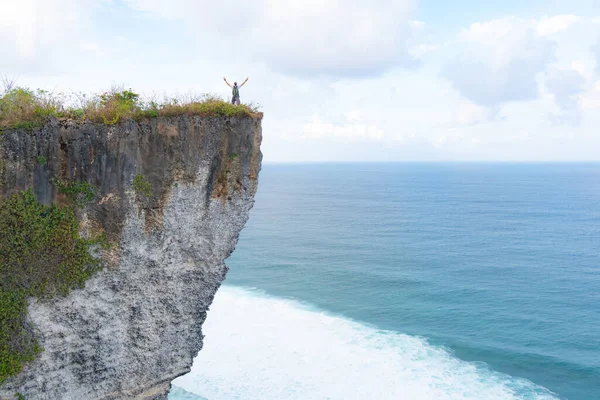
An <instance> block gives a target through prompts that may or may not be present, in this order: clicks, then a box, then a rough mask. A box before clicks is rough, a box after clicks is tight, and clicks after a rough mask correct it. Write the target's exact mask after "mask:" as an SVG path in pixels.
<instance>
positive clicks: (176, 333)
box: [0, 116, 262, 400]
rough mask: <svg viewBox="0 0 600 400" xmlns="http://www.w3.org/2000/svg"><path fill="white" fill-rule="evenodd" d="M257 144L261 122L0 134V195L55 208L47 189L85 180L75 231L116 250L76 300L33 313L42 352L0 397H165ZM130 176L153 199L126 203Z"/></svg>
mask: <svg viewBox="0 0 600 400" xmlns="http://www.w3.org/2000/svg"><path fill="white" fill-rule="evenodd" d="M261 138H262V137H261V126H260V120H258V119H254V118H225V117H216V118H201V117H191V116H181V117H174V118H168V119H165V118H155V119H149V120H145V121H141V122H134V121H126V122H123V123H121V124H119V125H115V126H104V125H94V124H76V123H73V122H68V121H58V120H52V121H50V122H49V123H48V124H47V125H46V126H45V127H43V128H42V129H37V130H35V131H34V132H26V131H24V130H20V131H16V130H13V131H6V132H4V135H3V140H2V142H1V143H0V155H1V157H2V160H3V165H0V167H1V171H0V180H1V182H0V183H1V187H0V194H1V195H2V196H7V195H10V194H11V193H14V192H15V191H17V190H23V189H28V188H32V189H33V191H34V193H35V194H36V196H37V198H38V199H39V200H40V201H42V202H44V203H46V204H49V203H52V202H59V203H60V202H65V201H66V199H65V196H64V195H63V194H61V193H59V191H58V190H57V186H56V183H55V182H56V180H60V181H62V182H72V181H77V182H88V183H90V184H91V185H93V186H94V187H96V188H97V191H96V194H95V197H94V200H93V201H91V202H90V203H89V204H87V205H85V206H84V207H82V208H79V209H78V216H79V218H80V221H81V231H82V233H83V234H87V235H97V234H98V233H101V232H105V233H106V235H107V237H108V240H109V242H111V243H112V244H113V246H112V248H111V249H110V250H106V251H103V252H102V258H103V260H104V262H105V267H104V269H103V270H102V271H101V272H99V273H97V274H96V275H95V276H94V277H92V278H91V279H90V280H88V281H87V282H86V285H85V288H84V289H81V290H74V291H73V292H71V294H70V295H69V296H67V297H58V298H54V299H52V300H49V301H43V302H41V301H37V300H31V301H30V305H29V310H28V318H29V320H30V323H31V325H32V327H33V329H34V331H35V333H36V336H37V338H38V339H39V342H40V345H41V346H42V347H43V348H44V351H43V352H42V353H41V354H40V355H39V356H38V358H37V359H36V360H35V361H34V362H32V363H30V364H28V365H27V366H26V368H25V369H24V371H23V372H22V373H21V374H20V375H18V376H16V377H12V378H9V380H7V381H6V382H5V383H4V384H3V385H2V386H1V387H0V398H1V399H5V398H6V399H14V398H15V397H14V396H15V393H17V392H20V393H22V394H23V395H24V396H25V398H26V399H51V400H56V399H74V400H75V399H76V400H80V399H164V398H166V394H167V392H168V390H169V388H170V382H171V381H172V380H173V379H174V378H176V377H177V376H180V375H182V374H185V373H187V372H188V371H189V369H190V366H191V364H192V359H193V357H194V356H195V355H196V354H197V352H198V351H199V350H200V348H201V347H202V330H201V328H202V323H203V322H204V320H205V318H206V312H207V310H208V308H209V306H210V304H211V301H212V299H213V296H214V294H215V292H216V290H217V289H218V287H219V285H220V284H221V281H222V280H223V279H224V277H225V273H226V272H227V267H226V266H225V263H224V260H225V258H227V257H228V256H229V255H230V254H231V252H232V251H233V249H234V247H235V244H236V242H237V239H238V235H239V233H240V231H241V229H242V228H243V227H244V224H245V222H246V220H247V219H248V213H249V211H250V209H251V207H252V205H253V198H254V194H255V191H256V188H257V176H258V172H259V170H260V164H261V158H262V155H261V153H260V142H261ZM136 176H138V179H140V180H143V181H144V182H146V183H148V184H149V186H148V185H146V186H145V187H146V188H148V187H150V188H151V191H150V193H142V192H141V191H139V190H138V191H137V192H136V190H135V189H134V188H133V182H134V179H135V177H136ZM140 177H141V178H140ZM53 182H54V183H53Z"/></svg>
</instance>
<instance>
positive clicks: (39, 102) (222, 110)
mask: <svg viewBox="0 0 600 400" xmlns="http://www.w3.org/2000/svg"><path fill="white" fill-rule="evenodd" d="M176 115H199V116H203V117H213V116H225V117H250V116H252V117H258V118H261V117H262V113H260V112H259V111H258V106H254V105H245V104H241V105H233V104H231V103H229V102H225V101H223V100H222V99H220V98H218V97H215V96H210V95H202V96H188V97H187V98H167V99H165V100H163V101H157V100H156V99H155V98H154V99H150V100H144V99H142V98H141V97H140V95H139V94H137V93H135V92H133V91H132V90H131V89H124V88H123V87H115V88H113V89H111V90H110V91H108V92H105V93H102V94H98V95H92V96H88V95H85V94H73V95H70V96H67V95H64V94H61V93H52V92H48V91H45V90H39V89H38V90H35V91H34V90H31V89H27V88H23V87H16V86H14V85H13V84H12V83H10V82H9V83H5V89H4V91H3V92H0V130H2V129H10V128H26V129H29V130H31V129H33V128H35V127H38V126H43V125H44V124H45V122H46V120H47V119H48V117H50V116H55V117H57V118H66V119H73V120H77V121H90V122H94V123H103V124H108V125H113V124H116V123H118V122H119V121H121V120H124V119H133V120H140V119H143V118H149V117H158V116H165V117H171V116H176Z"/></svg>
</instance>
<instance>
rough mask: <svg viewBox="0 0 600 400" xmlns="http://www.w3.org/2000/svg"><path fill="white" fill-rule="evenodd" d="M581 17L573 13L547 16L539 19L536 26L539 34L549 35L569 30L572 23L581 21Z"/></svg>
mask: <svg viewBox="0 0 600 400" xmlns="http://www.w3.org/2000/svg"><path fill="white" fill-rule="evenodd" d="M580 20H581V18H580V17H578V16H577V15H573V14H565V15H556V16H554V17H546V18H543V19H542V20H540V21H539V23H538V24H537V27H536V31H537V34H538V35H540V36H548V35H552V34H554V33H558V32H561V31H564V30H567V29H568V28H569V27H570V26H571V25H573V24H575V23H577V22H579V21H580Z"/></svg>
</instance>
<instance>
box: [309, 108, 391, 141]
mask: <svg viewBox="0 0 600 400" xmlns="http://www.w3.org/2000/svg"><path fill="white" fill-rule="evenodd" d="M384 137H385V134H384V132H383V130H382V129H380V128H379V127H378V126H377V125H376V124H372V123H368V122H364V121H361V119H360V117H359V115H358V114H356V113H351V114H350V115H349V116H348V117H347V118H346V121H345V122H343V123H341V124H334V123H330V122H325V121H323V120H321V118H320V117H318V116H314V117H313V118H312V120H311V121H310V122H309V123H307V124H305V125H304V127H303V128H302V135H301V138H302V139H309V140H310V139H324V138H334V139H340V140H343V141H357V140H383V139H384Z"/></svg>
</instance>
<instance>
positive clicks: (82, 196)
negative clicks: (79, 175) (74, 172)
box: [50, 178, 96, 207]
mask: <svg viewBox="0 0 600 400" xmlns="http://www.w3.org/2000/svg"><path fill="white" fill-rule="evenodd" d="M50 182H52V183H53V184H54V185H56V188H57V190H58V193H61V194H64V195H66V196H67V198H68V199H69V200H70V201H72V202H73V203H75V204H77V205H78V206H80V207H82V206H84V205H85V204H87V203H89V202H90V201H92V200H94V197H95V196H96V187H95V186H94V185H92V184H89V183H87V182H65V181H62V180H60V179H56V178H52V179H50Z"/></svg>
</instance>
